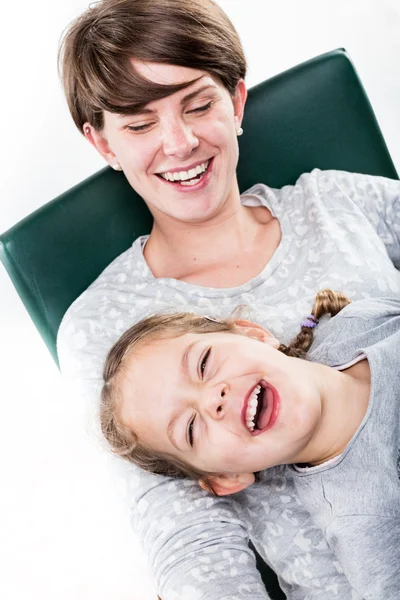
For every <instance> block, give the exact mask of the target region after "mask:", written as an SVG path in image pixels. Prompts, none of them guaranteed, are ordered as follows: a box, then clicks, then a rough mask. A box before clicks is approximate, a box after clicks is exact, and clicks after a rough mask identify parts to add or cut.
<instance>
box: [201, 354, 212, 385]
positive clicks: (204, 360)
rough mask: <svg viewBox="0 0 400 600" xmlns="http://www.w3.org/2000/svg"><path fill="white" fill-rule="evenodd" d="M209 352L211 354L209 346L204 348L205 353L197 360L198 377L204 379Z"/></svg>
mask: <svg viewBox="0 0 400 600" xmlns="http://www.w3.org/2000/svg"><path fill="white" fill-rule="evenodd" d="M210 354H211V348H208V350H206V352H205V354H203V355H202V356H201V357H200V362H199V376H200V379H204V374H205V371H206V368H207V363H208V361H209V358H210Z"/></svg>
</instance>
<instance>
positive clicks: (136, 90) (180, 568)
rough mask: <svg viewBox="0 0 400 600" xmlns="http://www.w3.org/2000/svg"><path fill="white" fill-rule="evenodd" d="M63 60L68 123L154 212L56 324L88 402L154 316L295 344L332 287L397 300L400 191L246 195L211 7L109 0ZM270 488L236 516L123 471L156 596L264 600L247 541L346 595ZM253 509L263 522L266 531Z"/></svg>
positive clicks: (232, 39)
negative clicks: (133, 329) (233, 324)
mask: <svg viewBox="0 0 400 600" xmlns="http://www.w3.org/2000/svg"><path fill="white" fill-rule="evenodd" d="M62 50H63V52H62V71H63V80H64V86H65V90H66V95H67V99H68V103H69V107H70V110H71V114H72V116H73V118H74V120H75V123H76V124H77V126H78V128H79V129H80V131H82V132H83V133H84V134H85V136H86V137H87V138H88V140H89V141H90V142H91V143H92V144H93V145H94V146H95V147H96V149H97V150H98V151H99V152H100V153H101V154H102V155H103V156H104V158H105V159H106V161H107V162H108V163H109V164H110V165H111V166H112V167H113V168H116V169H121V168H122V169H123V171H124V173H125V175H126V177H127V179H128V181H129V182H130V183H131V184H132V185H133V186H134V187H135V189H136V191H137V192H138V193H139V194H140V195H141V196H142V197H143V198H144V200H145V202H146V203H147V205H148V207H149V208H150V210H151V212H152V214H153V216H154V227H153V229H152V232H151V235H150V236H149V237H143V238H140V239H138V240H136V241H135V242H134V244H133V246H132V248H130V249H129V250H128V251H126V252H125V253H123V254H122V255H121V256H120V257H118V258H117V259H116V260H115V261H114V262H113V263H112V264H111V265H110V266H109V267H108V268H107V269H106V270H105V271H104V272H103V273H102V274H101V276H100V277H99V278H98V279H97V281H96V282H94V284H93V285H92V286H90V288H89V289H88V290H87V291H86V292H85V293H84V294H83V295H82V296H81V297H80V298H79V299H78V300H77V301H76V302H75V303H74V304H73V305H72V307H71V308H70V309H69V311H68V312H67V314H66V315H65V318H64V320H63V323H62V324H61V327H60V331H59V337H58V354H59V358H60V364H61V368H62V371H63V372H64V373H65V374H66V375H68V376H70V377H71V378H73V379H75V380H76V382H77V383H79V385H80V388H81V392H80V393H84V394H85V395H86V397H88V398H91V399H93V403H95V404H96V405H97V404H98V394H99V392H100V387H101V371H102V365H103V362H104V359H105V356H106V354H107V352H108V350H109V349H110V347H111V345H112V344H113V343H114V342H115V340H116V339H117V338H118V337H119V335H120V334H122V333H123V332H124V331H125V330H126V329H127V328H128V327H129V326H130V325H132V323H134V322H136V321H138V320H140V319H141V318H142V317H144V316H146V315H147V314H149V313H152V312H155V311H159V310H161V309H163V308H168V307H171V306H172V307H173V308H174V309H175V310H186V309H187V308H188V307H190V310H192V311H195V312H197V313H199V314H204V313H212V314H214V315H216V316H226V315H227V314H229V312H230V311H231V309H232V308H233V307H235V306H237V305H238V304H241V303H246V304H250V305H251V306H252V307H253V309H254V313H255V316H256V320H257V322H258V323H260V324H261V325H262V324H266V323H268V324H269V326H270V327H271V329H272V330H273V332H274V334H276V335H277V337H279V339H281V340H282V341H283V342H285V341H288V340H289V339H290V338H291V337H292V336H293V334H294V333H295V331H296V328H297V325H298V322H299V321H300V318H301V316H302V315H303V314H304V313H305V311H307V309H308V306H309V305H310V304H311V303H312V298H313V297H314V295H315V293H316V291H317V290H318V289H321V288H322V287H332V288H337V287H338V282H339V283H340V287H341V288H342V289H344V290H345V291H346V293H347V294H348V295H349V296H350V297H351V298H357V297H362V296H363V295H375V296H379V295H382V294H385V293H387V292H388V291H390V292H391V293H392V294H398V293H399V289H400V282H399V274H398V272H397V270H396V267H395V265H396V266H398V265H399V264H400V249H399V244H398V240H397V237H396V236H397V230H396V227H397V225H396V223H398V220H399V217H398V213H397V212H396V211H398V207H397V203H396V198H397V197H398V194H399V183H398V182H395V181H389V180H385V179H382V178H373V177H366V176H359V175H351V174H347V173H335V172H325V173H323V172H319V171H314V172H313V173H311V174H306V175H303V176H302V177H301V178H300V179H299V181H298V182H297V184H296V185H295V186H291V187H287V188H284V189H283V190H272V189H270V188H268V187H266V186H264V185H255V186H254V187H253V188H252V189H251V190H249V192H247V193H246V194H245V195H243V196H242V197H240V195H239V190H238V185H237V179H236V174H235V168H236V163H237V158H238V147H237V141H236V136H237V135H238V134H241V129H240V126H241V119H242V114H243V109H244V104H245V99H246V89H245V85H244V83H243V78H244V76H245V72H246V64H245V60H244V56H243V51H242V48H241V46H240V42H239V40H238V37H237V34H236V32H235V30H234V28H233V26H232V24H231V23H230V22H229V20H228V19H227V17H226V15H224V13H223V12H222V11H221V10H220V9H219V8H218V6H216V5H215V4H214V3H213V2H211V1H210V0H195V1H193V0H190V1H189V0H153V1H151V2H149V1H148V0H146V1H145V0H136V1H133V0H104V1H103V2H100V3H99V4H97V5H96V6H95V7H94V8H91V9H89V10H88V11H87V12H86V13H85V14H84V15H82V17H81V18H80V19H79V20H78V21H77V22H76V23H75V24H73V25H72V26H71V27H70V29H69V30H68V32H67V34H66V37H65V38H64V42H63V49H62ZM194 170H195V172H194ZM82 388H83V390H82ZM121 468H122V466H121ZM268 477H269V478H270V479H269V489H270V490H271V497H269V498H268V499H265V493H264V495H263V497H262V498H259V497H257V486H253V487H252V488H250V490H249V491H248V492H246V494H245V495H243V498H242V499H241V501H240V502H236V503H235V504H233V503H232V502H231V501H230V500H229V499H224V498H215V499H210V498H209V497H207V496H206V495H205V494H204V495H203V494H202V493H201V492H199V491H198V490H197V488H195V487H194V486H193V484H191V483H190V482H188V483H176V482H171V480H169V479H168V478H158V477H157V478H154V477H153V476H151V475H148V474H144V473H141V472H138V471H137V470H135V471H134V472H132V471H129V472H127V473H126V476H125V485H126V487H127V490H128V497H129V501H130V502H131V503H132V507H133V523H134V527H135V529H136V531H137V532H138V534H139V536H140V537H141V539H142V540H143V543H144V546H145V550H146V551H147V552H148V554H149V557H150V561H151V565H152V569H153V573H154V576H155V579H156V583H157V586H158V589H159V592H160V595H161V596H164V597H165V598H166V599H168V598H169V597H172V598H173V597H175V598H181V597H182V598H188V597H190V593H191V592H190V590H194V591H193V597H196V596H195V594H198V595H200V597H208V598H211V599H214V598H218V599H220V598H223V597H227V598H228V597H229V598H232V597H233V598H234V597H235V596H238V595H239V597H240V598H251V599H252V600H258V599H265V598H266V597H267V595H266V592H265V589H264V586H263V585H262V584H261V581H260V578H259V575H258V573H257V571H256V569H255V564H254V556H253V555H252V553H251V552H250V550H249V549H248V546H247V541H248V536H249V535H251V539H252V541H253V543H254V544H255V546H256V547H257V549H258V550H259V552H260V554H261V555H262V556H263V558H264V559H265V560H266V561H267V562H268V563H269V564H270V565H271V566H272V567H273V568H274V570H275V571H276V572H277V573H279V577H280V582H281V586H282V587H283V588H284V590H285V591H286V592H287V594H288V595H289V596H290V597H291V598H305V597H307V596H308V597H310V596H311V597H313V598H316V597H318V596H321V597H323V598H324V599H326V598H329V597H330V596H331V597H336V596H335V594H336V592H337V590H338V589H339V591H340V597H341V598H346V597H351V596H350V594H351V592H350V589H349V586H348V584H347V582H346V581H345V580H344V579H343V575H342V574H341V573H339V572H338V571H337V570H336V568H335V564H334V562H333V561H332V557H331V555H330V554H329V550H328V547H327V545H326V542H325V541H324V540H323V538H322V536H321V533H320V531H319V530H318V529H316V528H315V527H313V526H312V525H311V523H310V519H309V516H308V514H307V513H306V512H305V511H303V510H300V508H299V500H298V497H297V495H296V493H295V490H294V486H293V481H292V480H291V479H290V477H285V478H282V477H281V476H280V474H279V473H276V472H275V473H273V472H271V473H269V475H268ZM252 501H253V502H259V503H260V505H261V506H263V510H264V511H265V513H266V514H267V513H268V515H269V518H268V520H267V521H266V522H264V523H263V525H262V526H260V523H259V522H258V521H257V519H256V518H255V517H254V513H253V511H252V509H251V502H252ZM238 511H239V513H240V515H238ZM290 521H296V523H297V532H296V534H293V524H290ZM289 525H290V526H289ZM184 574H185V575H184Z"/></svg>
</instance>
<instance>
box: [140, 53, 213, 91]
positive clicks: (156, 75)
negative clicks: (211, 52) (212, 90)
mask: <svg viewBox="0 0 400 600" xmlns="http://www.w3.org/2000/svg"><path fill="white" fill-rule="evenodd" d="M130 62H131V64H132V66H133V68H134V70H135V71H136V72H137V73H138V74H139V75H141V76H142V77H144V78H145V79H148V80H149V81H152V82H154V83H158V84H160V85H177V84H181V83H188V82H189V81H193V82H194V81H195V80H196V79H199V78H200V77H208V78H210V79H212V77H211V75H210V74H209V73H207V71H201V70H199V69H192V68H191V67H182V66H179V65H170V64H164V63H156V62H149V61H140V60H137V59H135V58H131V59H130Z"/></svg>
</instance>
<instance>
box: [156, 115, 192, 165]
mask: <svg viewBox="0 0 400 600" xmlns="http://www.w3.org/2000/svg"><path fill="white" fill-rule="evenodd" d="M163 145H164V153H165V154H166V155H167V156H176V157H178V158H187V157H189V156H190V154H191V153H192V151H193V150H194V149H195V148H197V146H198V145H199V140H198V138H197V137H196V136H195V134H194V133H193V131H192V129H191V127H189V126H188V125H186V124H185V123H183V122H177V121H174V122H173V123H172V124H170V125H169V126H168V127H165V129H164V132H163Z"/></svg>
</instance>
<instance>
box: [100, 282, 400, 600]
mask: <svg viewBox="0 0 400 600" xmlns="http://www.w3.org/2000/svg"><path fill="white" fill-rule="evenodd" d="M328 313H330V314H331V315H333V316H332V318H331V319H327V318H326V317H325V318H323V319H322V322H321V323H320V325H319V326H318V328H317V330H316V336H315V339H313V331H314V327H315V326H316V325H317V323H318V321H319V319H321V317H322V316H324V315H326V314H328ZM335 315H336V316H335ZM399 347H400V300H398V299H379V300H378V299H374V300H362V301H357V302H353V303H352V304H350V303H349V301H348V300H347V299H346V298H345V297H344V296H343V295H341V294H335V293H333V292H331V291H329V290H325V291H323V292H320V293H319V294H318V295H317V299H316V303H315V306H314V308H313V310H312V312H311V315H310V316H309V317H307V318H306V319H305V321H304V322H303V323H302V324H301V332H300V334H299V335H298V336H297V338H296V339H295V340H294V342H293V343H292V344H291V345H290V346H289V347H285V346H282V345H279V343H278V341H277V340H276V338H274V337H273V336H272V335H271V334H270V333H269V332H268V331H266V330H264V329H263V328H261V327H260V326H258V325H256V324H254V323H250V322H248V321H244V320H241V319H236V320H235V319H227V320H215V319H213V318H210V317H198V316H195V315H193V314H188V313H182V314H174V315H158V316H154V317H150V318H147V319H145V320H143V321H141V322H139V323H138V324H137V325H135V326H134V327H132V328H131V329H130V330H128V331H127V332H126V333H125V334H124V335H123V336H122V337H121V338H120V340H119V341H118V342H117V343H116V344H115V345H114V347H113V348H112V349H111V351H110V353H109V355H108V357H107V361H106V364H105V368H104V387H103V391H102V405H101V424H102V430H103V433H104V435H105V437H106V438H107V440H108V441H109V443H110V445H111V447H112V449H113V450H114V451H115V452H116V453H118V454H120V455H122V456H125V457H126V458H127V459H128V460H130V461H132V462H134V463H136V464H138V465H139V466H140V467H142V468H144V469H146V470H149V471H151V472H153V473H159V474H164V475H165V474H167V475H174V476H177V477H192V478H195V479H197V480H198V481H199V482H200V485H201V486H202V487H203V488H204V489H208V490H210V491H213V492H214V493H216V494H218V495H226V494H232V493H235V492H240V491H241V490H244V489H245V488H247V487H249V486H250V485H252V484H253V483H254V482H255V480H256V478H261V479H262V474H261V475H258V472H260V471H264V470H265V469H269V468H271V467H275V466H277V465H287V466H286V467H284V468H285V469H286V470H288V471H290V475H291V476H293V478H294V481H295V485H296V488H297V491H298V493H299V496H300V499H301V501H302V502H303V504H304V505H305V507H306V508H307V510H308V511H309V512H310V513H311V514H312V516H313V518H314V520H315V522H316V523H317V525H318V526H319V527H320V528H321V529H322V531H323V532H324V534H325V537H326V539H327V541H328V544H329V546H330V547H331V549H332V550H333V552H334V554H335V556H336V558H337V560H338V562H339V564H340V567H341V568H342V569H343V571H344V573H345V575H346V578H347V580H348V582H349V583H350V586H351V588H352V589H353V590H354V591H355V593H357V594H358V595H357V596H356V597H357V598H358V597H360V598H365V599H367V598H368V599H370V598H371V599H372V598H374V599H378V598H393V599H394V598H397V597H399V592H400V573H399V569H398V565H399V564H400V549H399V540H400V502H399V501H400V482H399V439H400V422H399V421H400V369H399V365H398V362H399V361H398V358H397V355H398V349H399ZM278 350H280V352H279V351H278ZM299 357H303V358H304V357H306V358H307V359H308V360H302V359H301V358H299ZM332 367H333V368H332ZM258 485H262V481H261V482H260V484H258ZM260 516H261V517H262V515H260Z"/></svg>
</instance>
